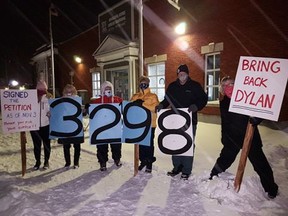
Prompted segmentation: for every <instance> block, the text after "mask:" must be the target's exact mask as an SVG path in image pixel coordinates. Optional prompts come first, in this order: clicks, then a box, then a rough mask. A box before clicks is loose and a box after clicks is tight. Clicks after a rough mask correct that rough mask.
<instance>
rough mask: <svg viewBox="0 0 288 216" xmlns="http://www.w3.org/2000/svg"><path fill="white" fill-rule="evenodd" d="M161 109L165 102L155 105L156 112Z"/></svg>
mask: <svg viewBox="0 0 288 216" xmlns="http://www.w3.org/2000/svg"><path fill="white" fill-rule="evenodd" d="M161 109H163V104H161V103H160V104H159V105H158V106H155V113H157V112H159V111H160V110H161Z"/></svg>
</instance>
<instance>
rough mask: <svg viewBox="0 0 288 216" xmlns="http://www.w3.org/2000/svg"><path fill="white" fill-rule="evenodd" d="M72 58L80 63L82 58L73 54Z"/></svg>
mask: <svg viewBox="0 0 288 216" xmlns="http://www.w3.org/2000/svg"><path fill="white" fill-rule="evenodd" d="M74 60H75V62H77V63H78V64H80V63H82V58H80V57H79V56H74Z"/></svg>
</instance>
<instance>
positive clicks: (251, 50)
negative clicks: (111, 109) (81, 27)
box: [36, 0, 288, 121]
mask: <svg viewBox="0 0 288 216" xmlns="http://www.w3.org/2000/svg"><path fill="white" fill-rule="evenodd" d="M135 2H137V1H122V2H120V3H118V4H117V5H115V7H113V8H110V9H109V10H108V11H104V12H103V13H101V14H100V15H99V19H98V24H97V25H96V26H94V27H93V28H91V29H89V30H87V31H86V32H83V33H81V34H80V35H78V36H76V37H74V38H71V39H69V40H67V41H64V42H62V43H61V44H58V55H57V56H56V57H57V66H56V67H55V68H56V73H55V80H56V87H57V89H62V88H63V87H64V85H65V84H66V83H70V82H73V83H74V85H75V86H76V87H77V89H80V90H84V91H83V92H84V93H85V95H86V96H87V98H88V99H89V98H90V97H96V96H97V95H98V94H99V89H100V83H101V82H102V81H104V80H109V81H111V82H112V83H113V84H114V86H115V94H117V95H119V96H121V97H123V98H124V99H127V100H129V98H130V97H131V95H132V94H133V93H134V92H135V91H137V79H138V77H139V75H140V71H139V66H138V65H139V50H141V49H139V48H140V45H141V43H139V41H140V42H141V40H139V38H141V37H139V35H141V31H139V30H141V28H139V27H140V25H139V21H140V20H139V13H138V11H139V10H138V9H139V6H138V5H134V4H136V3H135ZM169 2H170V3H169ZM171 2H172V3H174V6H173V5H172V4H171ZM175 5H176V6H175ZM179 8H180V10H178V9H179ZM287 9H288V4H287V3H286V2H285V1H272V0H266V1H257V0H242V1H240V0H179V1H177V0H176V1H175V0H174V1H173V0H169V1H167V0H157V1H155V0H154V1H153V0H148V1H143V65H144V72H143V73H144V74H145V75H148V76H149V77H150V79H151V88H152V90H153V91H155V92H156V93H157V94H158V96H159V98H163V96H164V92H165V87H167V86H168V84H169V83H170V82H172V81H174V80H175V79H176V69H177V67H178V65H179V64H181V63H185V64H187V65H188V67H189V69H190V77H191V78H192V79H194V80H196V81H198V82H200V83H201V84H202V86H203V88H204V89H205V90H206V92H207V94H208V97H209V102H208V105H207V106H206V108H205V109H204V110H203V111H202V113H205V114H219V103H218V101H219V91H218V90H219V89H218V84H219V80H220V79H221V77H223V76H226V75H230V76H232V77H235V75H236V70H237V66H238V62H239V58H240V56H255V57H271V58H284V59H288V49H287V47H288V26H287V24H286V20H287V18H288V15H287ZM180 22H185V23H186V26H187V28H186V32H185V34H183V35H178V34H176V33H175V31H174V28H175V26H176V25H178V24H179V23H180ZM139 32H140V33H139ZM75 55H77V56H80V57H81V58H82V60H83V62H82V63H80V64H79V63H75V61H74V57H75ZM140 63H141V62H140ZM36 64H37V62H36ZM163 81H164V82H163ZM86 91H87V92H86ZM87 98H86V99H87ZM279 120H280V121H287V120H288V91H287V86H286V91H285V96H284V99H283V104H282V109H281V113H280V118H279Z"/></svg>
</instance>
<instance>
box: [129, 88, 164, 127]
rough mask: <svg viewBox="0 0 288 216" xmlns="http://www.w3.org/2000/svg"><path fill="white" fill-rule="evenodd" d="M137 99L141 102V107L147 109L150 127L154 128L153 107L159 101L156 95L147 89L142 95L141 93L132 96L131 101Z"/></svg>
mask: <svg viewBox="0 0 288 216" xmlns="http://www.w3.org/2000/svg"><path fill="white" fill-rule="evenodd" d="M138 99H141V100H143V101H144V102H143V104H142V106H144V107H145V108H147V109H149V110H150V111H151V113H152V122H151V126H152V128H155V127H156V117H157V115H156V113H155V106H157V105H158V104H159V100H158V97H157V95H156V94H154V93H152V92H151V91H150V88H147V89H145V90H144V93H143V92H142V91H140V92H138V93H136V94H134V95H133V96H132V98H131V101H136V100H138Z"/></svg>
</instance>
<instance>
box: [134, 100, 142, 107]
mask: <svg viewBox="0 0 288 216" xmlns="http://www.w3.org/2000/svg"><path fill="white" fill-rule="evenodd" d="M143 102H144V101H143V100H141V99H137V100H135V101H133V103H134V104H136V105H138V106H142V104H143Z"/></svg>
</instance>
